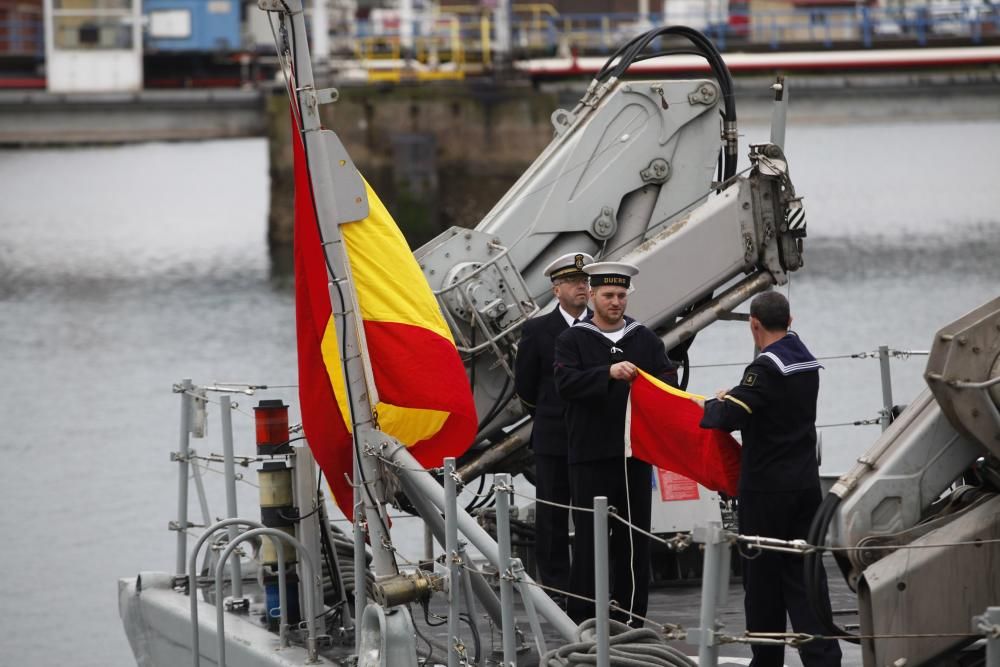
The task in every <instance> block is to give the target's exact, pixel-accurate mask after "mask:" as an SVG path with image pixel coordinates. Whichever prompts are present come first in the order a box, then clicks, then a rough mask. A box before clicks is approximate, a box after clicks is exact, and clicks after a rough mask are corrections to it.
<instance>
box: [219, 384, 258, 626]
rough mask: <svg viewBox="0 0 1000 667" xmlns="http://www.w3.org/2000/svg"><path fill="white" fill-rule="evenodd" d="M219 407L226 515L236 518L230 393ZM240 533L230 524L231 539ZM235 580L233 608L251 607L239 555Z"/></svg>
mask: <svg viewBox="0 0 1000 667" xmlns="http://www.w3.org/2000/svg"><path fill="white" fill-rule="evenodd" d="M219 408H220V410H221V412H222V456H223V460H224V465H225V483H226V517H227V518H230V519H235V518H236V516H237V511H236V463H235V460H234V458H233V405H232V399H231V398H230V397H229V395H228V394H227V395H223V396H220V397H219ZM238 535H239V529H238V528H237V527H236V525H235V524H233V525H230V526H229V541H230V542H231V541H233V540H235V539H236V537H237V536H238ZM231 571H232V577H231V579H232V582H233V598H232V607H233V609H242V610H244V611H247V610H249V609H250V605H249V600H244V599H243V570H242V567H241V565H240V559H239V557H237V558H236V560H234V561H233V567H232V570H231Z"/></svg>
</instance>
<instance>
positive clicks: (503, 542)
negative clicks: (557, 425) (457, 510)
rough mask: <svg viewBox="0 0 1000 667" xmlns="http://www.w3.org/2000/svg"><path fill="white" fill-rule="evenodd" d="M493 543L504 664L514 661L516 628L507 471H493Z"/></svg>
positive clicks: (515, 657) (514, 662)
mask: <svg viewBox="0 0 1000 667" xmlns="http://www.w3.org/2000/svg"><path fill="white" fill-rule="evenodd" d="M495 479H496V481H495V484H496V486H495V487H494V488H496V492H497V493H496V498H497V546H498V547H499V549H500V566H499V570H500V617H501V620H502V628H503V662H504V667H515V665H517V631H516V628H515V627H514V584H513V582H512V581H511V576H512V567H511V560H510V498H511V495H510V490H509V489H510V475H497V476H496V478H495Z"/></svg>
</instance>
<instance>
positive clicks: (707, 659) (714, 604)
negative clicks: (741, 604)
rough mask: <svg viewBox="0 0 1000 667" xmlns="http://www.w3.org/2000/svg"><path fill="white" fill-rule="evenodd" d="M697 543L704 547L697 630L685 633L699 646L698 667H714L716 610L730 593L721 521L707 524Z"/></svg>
mask: <svg viewBox="0 0 1000 667" xmlns="http://www.w3.org/2000/svg"><path fill="white" fill-rule="evenodd" d="M694 539H695V541H696V542H701V543H702V544H704V545H705V561H704V566H703V568H702V577H701V615H700V618H699V624H700V627H699V628H698V629H697V630H692V631H691V632H689V633H688V637H690V638H691V639H693V640H696V641H697V642H698V665H699V667H716V666H717V665H718V664H719V641H718V638H717V635H718V630H719V629H720V628H721V627H722V626H721V624H720V623H719V622H718V618H717V617H718V613H717V610H718V607H719V605H721V604H723V603H724V602H725V600H726V597H727V596H728V592H729V543H728V541H727V539H726V534H725V533H724V532H723V530H722V523H721V522H720V521H710V522H708V525H707V526H705V527H700V526H699V527H697V528H696V529H695V532H694Z"/></svg>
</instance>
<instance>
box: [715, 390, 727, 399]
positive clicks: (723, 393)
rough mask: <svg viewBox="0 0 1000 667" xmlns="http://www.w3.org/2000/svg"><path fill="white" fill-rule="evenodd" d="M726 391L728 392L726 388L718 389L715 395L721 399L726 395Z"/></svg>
mask: <svg viewBox="0 0 1000 667" xmlns="http://www.w3.org/2000/svg"><path fill="white" fill-rule="evenodd" d="M728 393H729V390H728V389H720V390H719V391H717V392H715V397H716V398H717V399H719V400H720V401H721V400H723V399H724V398H725V397H726V395H727V394H728Z"/></svg>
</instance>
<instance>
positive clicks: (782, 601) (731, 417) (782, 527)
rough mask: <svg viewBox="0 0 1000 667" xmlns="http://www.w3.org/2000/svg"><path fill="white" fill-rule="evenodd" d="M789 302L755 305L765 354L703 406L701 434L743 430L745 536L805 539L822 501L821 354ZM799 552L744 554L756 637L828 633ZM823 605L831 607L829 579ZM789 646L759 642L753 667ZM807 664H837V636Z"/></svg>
mask: <svg viewBox="0 0 1000 667" xmlns="http://www.w3.org/2000/svg"><path fill="white" fill-rule="evenodd" d="M791 322H792V318H791V314H790V312H789V307H788V300H787V299H786V298H785V297H784V296H782V295H781V294H779V293H778V292H765V293H763V294H760V295H758V296H757V297H755V298H754V300H753V301H752V302H751V303H750V333H751V335H752V336H753V342H754V345H756V346H757V348H758V349H760V351H761V352H760V354H759V355H758V356H757V358H756V359H754V361H753V362H752V363H751V364H750V365H749V366H747V368H746V370H744V372H743V379H742V380H741V381H740V383H739V384H738V385H737V386H735V387H733V388H732V389H728V390H723V391H720V392H718V393H717V394H716V398H715V399H709V400H708V401H705V402H704V403H703V405H704V407H705V416H704V418H703V419H702V421H701V426H702V427H703V428H718V429H723V430H726V431H734V430H737V429H739V430H740V431H741V433H742V435H743V448H742V454H741V462H740V466H741V467H740V483H739V496H738V500H739V530H740V533H741V534H744V535H760V536H765V537H776V538H779V539H783V540H795V539H805V537H806V535H807V533H808V530H809V524H810V523H811V521H812V518H813V516H814V515H815V514H816V510H817V508H818V507H819V505H820V500H821V494H820V486H819V464H818V462H817V457H816V397H817V394H818V393H819V369H820V368H821V366H820V364H819V362H818V361H816V358H815V357H813V355H812V354H811V353H810V352H809V350H808V349H806V346H805V345H804V344H803V343H802V341H801V340H800V339H799V337H798V336H797V335H796V334H795V333H793V332H791V331H789V330H788V327H789V326H790V325H791ZM803 574H804V573H803V560H802V558H801V556H798V555H793V554H783V553H779V552H774V551H755V552H754V553H752V554H745V558H744V561H743V588H744V591H745V597H744V607H745V610H746V620H747V630H748V631H749V632H784V631H785V623H786V622H785V615H786V614H787V615H788V617H789V618H791V621H792V627H793V628H794V629H795V632H803V633H807V634H823V633H824V630H823V628H822V626H821V625H820V623H819V621H818V620H817V618H816V616H815V614H814V613H813V611H812V607H811V606H810V604H809V601H808V598H807V594H806V591H805V587H804V585H803ZM820 581H821V590H820V591H819V592H818V593H819V595H820V597H821V603H822V604H823V605H824V606H825V607H826V609H827V613H830V612H829V609H830V597H829V593H828V591H827V588H826V576H825V574H824V575H821V579H820ZM784 652H785V648H784V646H783V645H767V646H761V645H754V646H753V662H751V663H750V664H751V665H754V666H755V667H779V666H780V665H782V664H784V662H783V661H784ZM799 655H800V656H801V659H802V664H803V665H805V667H820V666H822V667H831V666H839V665H840V658H841V652H840V647H839V646H838V644H837V642H836V641H835V640H822V641H821V640H813V641H810V642H807V643H804V644H802V645H801V647H800V648H799Z"/></svg>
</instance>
